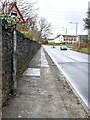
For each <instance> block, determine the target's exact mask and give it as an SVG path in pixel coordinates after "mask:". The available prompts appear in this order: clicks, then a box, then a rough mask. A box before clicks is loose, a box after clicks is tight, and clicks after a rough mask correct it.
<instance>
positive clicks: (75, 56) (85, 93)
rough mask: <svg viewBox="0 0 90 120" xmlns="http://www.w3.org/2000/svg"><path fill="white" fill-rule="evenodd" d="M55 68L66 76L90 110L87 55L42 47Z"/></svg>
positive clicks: (89, 63) (89, 72)
mask: <svg viewBox="0 0 90 120" xmlns="http://www.w3.org/2000/svg"><path fill="white" fill-rule="evenodd" d="M43 47H44V49H45V50H46V51H47V53H48V54H49V56H50V57H51V58H52V59H53V61H54V62H55V64H56V65H57V67H58V68H59V70H60V71H62V72H63V74H64V75H65V76H66V78H67V79H68V81H69V82H70V84H71V85H72V86H73V88H74V89H75V90H76V92H77V93H78V94H79V96H80V97H81V98H82V100H83V101H84V102H85V104H86V105H87V106H88V107H89V108H90V96H89V93H90V89H89V88H90V84H89V77H90V71H89V69H88V68H89V66H90V62H89V59H88V57H90V56H88V55H86V54H83V53H79V52H75V51H72V50H69V49H68V50H60V47H55V48H53V47H52V46H43Z"/></svg>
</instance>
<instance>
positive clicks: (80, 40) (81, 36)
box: [77, 35, 88, 42]
mask: <svg viewBox="0 0 90 120" xmlns="http://www.w3.org/2000/svg"><path fill="white" fill-rule="evenodd" d="M86 40H88V35H78V36H77V41H78V42H84V41H86Z"/></svg>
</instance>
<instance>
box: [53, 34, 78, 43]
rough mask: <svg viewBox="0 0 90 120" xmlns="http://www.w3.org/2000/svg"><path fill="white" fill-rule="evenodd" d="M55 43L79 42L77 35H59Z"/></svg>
mask: <svg viewBox="0 0 90 120" xmlns="http://www.w3.org/2000/svg"><path fill="white" fill-rule="evenodd" d="M54 42H55V43H75V42H77V39H76V36H75V35H61V34H60V35H57V36H56V37H55V38H54Z"/></svg>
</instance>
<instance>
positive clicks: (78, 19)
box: [37, 0, 89, 37]
mask: <svg viewBox="0 0 90 120" xmlns="http://www.w3.org/2000/svg"><path fill="white" fill-rule="evenodd" d="M37 1H38V2H37V6H38V7H39V11H38V13H39V17H45V18H46V19H47V21H48V22H51V24H52V27H53V28H52V32H53V34H54V36H56V35H58V34H65V33H66V28H67V34H72V35H75V34H76V24H75V23H77V24H78V30H77V34H87V31H86V30H83V29H84V27H83V25H84V22H83V18H85V17H87V11H88V2H89V0H37ZM70 22H72V23H73V24H70ZM52 37H53V36H52Z"/></svg>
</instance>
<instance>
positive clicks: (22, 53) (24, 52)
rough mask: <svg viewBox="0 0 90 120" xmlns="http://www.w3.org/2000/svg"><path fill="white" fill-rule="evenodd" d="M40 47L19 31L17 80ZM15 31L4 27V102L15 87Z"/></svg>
mask: <svg viewBox="0 0 90 120" xmlns="http://www.w3.org/2000/svg"><path fill="white" fill-rule="evenodd" d="M39 48H40V44H38V43H37V42H35V41H32V40H30V39H26V38H25V37H24V36H23V35H22V34H21V33H19V32H17V46H16V50H17V51H16V81H18V79H19V78H20V77H21V75H22V73H23V72H24V71H25V69H26V68H27V66H28V64H29V61H30V60H31V58H32V57H33V55H34V54H35V53H36V51H37V50H38V49H39ZM13 84H14V81H13V32H11V31H9V30H8V31H7V30H5V29H4V28H3V29H2V103H4V102H5V101H6V99H7V97H8V95H9V94H10V93H11V90H12V89H13Z"/></svg>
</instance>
